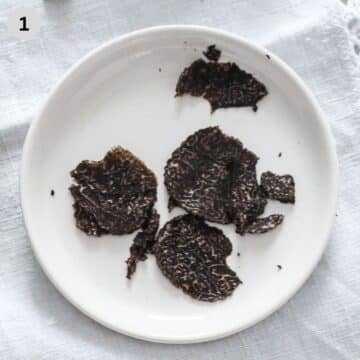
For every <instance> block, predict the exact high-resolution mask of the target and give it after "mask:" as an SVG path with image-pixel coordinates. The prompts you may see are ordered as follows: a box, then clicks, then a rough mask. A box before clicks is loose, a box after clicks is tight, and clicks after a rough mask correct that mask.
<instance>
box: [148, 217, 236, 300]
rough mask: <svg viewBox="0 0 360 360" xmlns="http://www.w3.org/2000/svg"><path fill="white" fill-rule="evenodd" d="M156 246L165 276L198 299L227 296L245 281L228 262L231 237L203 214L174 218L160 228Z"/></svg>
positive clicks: (156, 254) (157, 259) (217, 298)
mask: <svg viewBox="0 0 360 360" xmlns="http://www.w3.org/2000/svg"><path fill="white" fill-rule="evenodd" d="M154 249H155V256H156V261H157V264H158V266H159V268H160V270H161V272H162V273H163V274H164V275H165V277H167V278H168V279H169V280H170V281H171V283H172V284H173V285H174V286H176V287H177V288H180V289H182V290H183V291H184V293H186V294H188V295H190V296H191V297H193V298H194V299H196V300H201V301H208V302H214V301H219V300H223V299H225V298H226V297H228V296H230V295H231V294H232V293H233V291H234V290H235V288H236V287H237V286H238V285H239V284H240V283H241V281H240V279H239V278H238V276H237V275H236V273H235V272H234V271H233V270H231V269H230V268H229V267H228V265H227V264H226V257H227V256H229V255H230V253H231V251H232V245H231V242H230V240H229V239H228V238H227V237H226V236H225V235H224V234H223V232H222V231H221V230H219V229H217V228H215V227H212V226H209V225H207V224H206V223H205V222H204V220H202V219H201V218H199V217H196V216H193V215H190V214H187V215H181V216H178V217H175V218H173V219H171V220H170V221H169V222H168V223H166V224H165V225H164V227H163V228H162V229H161V230H160V232H159V235H158V237H157V241H156V244H155V247H154Z"/></svg>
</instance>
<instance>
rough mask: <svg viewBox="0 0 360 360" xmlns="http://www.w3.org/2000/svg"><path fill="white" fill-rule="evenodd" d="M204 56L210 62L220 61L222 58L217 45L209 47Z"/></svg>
mask: <svg viewBox="0 0 360 360" xmlns="http://www.w3.org/2000/svg"><path fill="white" fill-rule="evenodd" d="M203 54H204V56H206V58H207V59H208V60H211V61H218V60H219V58H220V56H221V51H220V50H219V49H217V48H216V45H209V46H208V48H207V49H206V51H204V52H203Z"/></svg>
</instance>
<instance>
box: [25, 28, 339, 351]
mask: <svg viewBox="0 0 360 360" xmlns="http://www.w3.org/2000/svg"><path fill="white" fill-rule="evenodd" d="M177 31H180V32H189V33H190V34H191V33H194V32H195V33H197V34H199V35H201V34H204V35H208V36H211V35H215V36H217V37H222V38H224V39H228V40H231V41H233V42H235V43H237V44H238V45H240V46H245V47H248V48H250V49H251V50H252V51H255V52H257V53H259V54H263V55H266V54H268V55H270V57H271V59H272V61H274V62H275V63H277V65H278V66H279V67H280V68H281V70H282V71H284V72H285V73H286V75H287V76H289V77H290V78H291V79H292V80H293V81H294V82H295V83H296V85H297V86H298V88H299V89H300V90H301V92H302V93H303V94H304V95H305V97H306V99H307V100H308V101H309V104H310V105H311V106H312V108H313V110H314V111H315V113H316V117H317V121H318V122H319V125H321V131H322V133H323V134H324V141H326V144H327V148H328V150H329V168H330V169H331V173H332V183H333V189H332V193H331V194H329V198H330V200H329V201H330V203H331V211H329V214H332V216H330V217H329V219H330V220H329V221H328V224H327V226H326V234H324V235H325V236H324V239H325V240H324V242H323V244H322V246H321V248H320V250H319V252H318V254H317V256H316V261H314V264H313V265H312V266H311V267H309V268H308V269H306V271H304V273H303V276H302V278H301V280H300V281H299V283H298V284H297V286H296V287H294V289H292V291H290V292H289V293H288V294H287V296H284V298H283V299H282V301H281V302H279V303H278V304H277V305H276V306H274V307H273V308H270V309H269V310H268V311H267V312H265V313H264V314H262V315H261V316H259V317H257V318H255V319H254V320H253V321H252V322H249V323H247V324H246V325H240V326H235V327H233V328H231V329H229V330H227V331H220V332H217V331H216V330H214V333H213V334H212V335H208V336H204V335H201V334H200V335H199V336H197V337H191V338H189V337H187V336H183V337H176V338H174V337H171V336H170V337H159V336H157V337H152V336H149V335H145V334H142V333H141V331H140V332H134V331H128V330H126V329H125V328H122V327H121V326H115V325H113V324H110V323H108V322H107V321H103V320H102V319H100V318H98V317H97V316H96V315H94V314H91V313H89V312H88V311H87V310H86V309H85V308H84V307H83V306H82V304H80V303H78V302H77V301H76V299H74V298H72V296H71V294H68V293H66V291H65V290H64V289H63V288H62V286H61V284H59V283H58V282H57V281H56V279H55V278H54V277H53V276H52V274H50V272H48V271H47V268H46V266H45V264H44V263H43V261H42V259H41V257H40V256H39V255H38V251H37V247H36V242H35V241H33V235H32V231H31V224H30V222H29V217H28V215H27V214H28V210H27V208H28V201H27V198H26V192H25V191H24V188H25V183H26V178H27V175H28V174H30V171H31V170H30V169H29V168H28V163H29V156H30V155H29V153H30V149H31V147H32V146H33V138H34V134H35V132H36V130H37V128H38V127H39V124H40V120H41V119H42V118H43V114H44V112H45V110H46V108H47V107H48V105H49V103H50V102H51V100H52V98H53V97H54V96H55V95H56V93H57V91H58V89H59V88H60V87H61V85H62V84H63V83H64V82H65V81H66V79H67V78H68V77H70V76H71V75H72V74H73V73H75V72H76V71H77V70H78V69H79V68H80V67H81V66H82V65H83V64H85V63H86V62H87V61H88V60H89V59H91V58H93V57H95V56H96V55H97V54H99V53H101V52H102V51H103V50H105V49H106V48H108V47H111V46H113V45H114V44H117V43H121V42H124V41H127V40H129V39H131V38H137V37H139V36H140V37H141V36H149V35H151V34H152V33H153V34H154V33H164V32H177ZM338 191H339V165H338V157H337V152H336V142H335V139H334V137H333V134H332V132H331V127H330V123H329V122H328V121H327V119H326V117H325V115H324V113H323V111H322V110H321V108H320V106H319V104H318V102H317V100H316V98H315V97H314V95H313V94H312V92H311V91H310V89H309V88H308V87H307V85H306V84H305V83H304V82H303V80H302V79H301V78H300V76H299V75H297V73H296V72H295V71H294V70H293V69H292V68H291V67H290V66H289V65H287V64H286V63H285V62H284V61H283V60H281V59H280V58H279V57H278V56H277V55H275V54H273V53H272V52H271V51H269V50H268V49H266V48H265V47H263V46H260V45H258V44H256V43H254V42H253V41H251V40H248V39H246V38H244V37H242V36H240V35H237V34H234V33H232V32H228V31H225V30H221V29H217V28H213V27H207V26H200V25H161V26H152V27H147V28H143V29H140V30H135V31H132V32H128V33H126V34H123V35H120V36H116V37H115V38H113V39H111V40H108V41H106V42H105V43H103V44H102V45H100V46H98V47H96V48H95V49H93V50H91V51H89V52H88V53H87V54H85V55H84V56H83V57H81V58H80V59H79V60H78V61H76V62H75V63H74V64H73V65H72V66H71V67H70V68H69V69H68V70H67V71H66V72H65V73H64V75H63V76H62V77H60V79H59V80H58V81H57V82H56V84H55V85H54V86H53V87H52V90H51V91H50V92H49V93H48V95H47V96H46V97H45V100H43V104H42V106H41V107H40V110H39V111H38V113H37V115H36V116H35V117H34V120H33V121H32V122H31V124H30V127H29V130H28V132H27V134H26V138H25V142H24V146H23V151H22V160H21V168H20V200H21V209H22V214H23V219H24V224H25V228H26V231H27V234H28V237H29V242H30V245H31V248H32V250H33V253H34V254H35V258H36V260H37V261H38V263H39V264H40V266H41V268H42V270H43V271H44V273H45V274H46V276H47V277H48V279H49V280H50V282H51V283H52V284H53V285H54V286H55V288H56V289H57V291H59V292H60V294H61V295H62V296H64V298H65V299H66V300H67V301H68V302H69V303H70V304H72V305H73V306H74V307H75V308H77V309H78V310H80V311H81V312H82V313H83V314H85V315H86V316H88V317H89V318H91V319H92V320H94V321H96V322H98V323H99V324H101V325H103V326H105V327H106V328H108V329H111V330H113V331H116V332H118V333H121V334H123V335H127V336H130V337H133V338H137V339H141V340H146V341H150V342H157V343H168V344H190V343H201V342H207V341H213V340H217V339H221V338H224V337H227V336H230V335H233V334H236V333H238V332H240V331H242V330H245V329H246V328H249V327H251V326H253V325H255V324H257V323H259V322H260V321H262V320H264V319H265V318H267V317H268V316H270V315H271V314H272V313H274V312H275V311H277V310H279V309H280V308H281V307H282V306H284V305H285V304H286V303H287V302H288V301H289V300H290V299H291V298H292V297H293V296H294V295H295V294H296V293H297V292H298V291H299V290H300V288H302V286H303V285H304V284H305V282H306V281H307V280H308V278H309V277H310V275H311V274H312V273H313V271H314V269H315V268H316V267H317V265H318V263H319V261H320V259H321V257H322V256H323V254H324V251H325V249H326V247H327V244H328V243H329V239H330V234H331V230H332V225H333V223H334V220H335V216H336V208H337V201H338Z"/></svg>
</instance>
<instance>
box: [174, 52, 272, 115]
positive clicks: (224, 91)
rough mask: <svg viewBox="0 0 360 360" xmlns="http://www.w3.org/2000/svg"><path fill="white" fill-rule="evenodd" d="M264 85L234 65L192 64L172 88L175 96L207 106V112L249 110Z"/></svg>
mask: <svg viewBox="0 0 360 360" xmlns="http://www.w3.org/2000/svg"><path fill="white" fill-rule="evenodd" d="M267 93H268V92H267V89H266V87H265V85H264V84H262V83H261V82H260V81H258V80H257V79H256V78H255V77H253V76H252V75H251V74H249V73H247V72H246V71H244V70H241V69H240V68H239V67H238V66H237V65H236V64H235V63H230V62H227V63H218V62H206V61H204V60H202V59H198V60H195V61H194V62H193V63H192V64H191V65H190V66H189V67H187V68H185V69H184V71H183V72H182V73H181V75H180V77H179V80H178V82H177V85H176V96H182V95H184V94H190V95H192V96H198V97H200V96H201V97H203V98H204V99H206V100H208V102H209V103H210V105H211V112H214V111H215V110H217V109H219V108H228V107H244V106H250V107H252V108H253V110H254V111H256V109H257V105H256V104H257V102H258V101H260V100H261V99H262V98H263V97H264V96H265V95H266V94H267Z"/></svg>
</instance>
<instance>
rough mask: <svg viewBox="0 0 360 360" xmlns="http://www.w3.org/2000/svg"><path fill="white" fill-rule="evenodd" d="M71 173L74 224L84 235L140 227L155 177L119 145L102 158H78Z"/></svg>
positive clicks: (152, 195) (151, 200)
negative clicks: (73, 182) (79, 159)
mask: <svg viewBox="0 0 360 360" xmlns="http://www.w3.org/2000/svg"><path fill="white" fill-rule="evenodd" d="M71 176H72V177H73V179H74V180H75V182H76V183H75V184H73V185H71V187H70V192H71V194H72V195H73V197H74V200H75V203H74V210H75V214H74V215H75V219H76V224H77V227H78V228H79V229H80V230H82V231H84V232H85V233H87V234H88V235H96V236H99V235H101V234H104V233H109V234H114V235H115V234H116V235H122V234H130V233H132V232H133V231H135V230H137V229H139V228H141V227H142V226H143V224H144V223H145V222H146V221H147V219H148V217H149V213H150V210H151V209H152V207H153V204H154V203H155V201H156V196H157V195H156V194H157V193H156V191H157V190H156V187H157V183H156V178H155V175H154V173H153V172H152V171H151V170H149V169H148V168H147V167H146V166H145V164H144V163H143V162H142V161H140V160H139V159H138V158H136V157H135V156H134V155H133V154H132V153H130V151H128V150H125V149H123V148H121V147H117V148H114V149H113V150H111V151H109V152H108V153H107V154H106V156H105V157H104V159H103V160H100V161H88V160H84V161H82V162H81V163H80V164H79V165H78V166H77V167H76V168H75V169H74V170H73V171H71Z"/></svg>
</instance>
